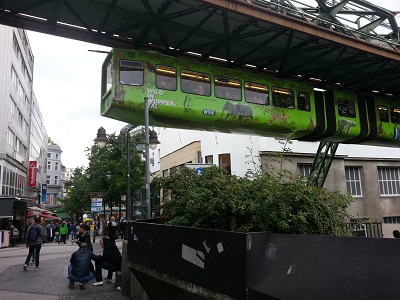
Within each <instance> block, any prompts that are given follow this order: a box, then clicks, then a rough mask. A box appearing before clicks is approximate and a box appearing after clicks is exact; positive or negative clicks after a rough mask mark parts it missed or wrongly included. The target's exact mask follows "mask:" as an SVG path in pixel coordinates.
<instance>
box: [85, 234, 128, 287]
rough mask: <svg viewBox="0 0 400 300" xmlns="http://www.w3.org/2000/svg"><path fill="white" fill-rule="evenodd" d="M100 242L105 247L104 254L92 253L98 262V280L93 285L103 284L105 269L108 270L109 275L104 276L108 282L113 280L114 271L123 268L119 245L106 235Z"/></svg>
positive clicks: (93, 258)
mask: <svg viewBox="0 0 400 300" xmlns="http://www.w3.org/2000/svg"><path fill="white" fill-rule="evenodd" d="M99 243H100V245H101V247H103V255H94V254H93V255H92V260H94V261H95V263H96V266H95V268H96V282H95V283H93V284H92V285H93V286H99V285H103V275H102V271H103V269H105V270H108V274H107V277H104V281H106V282H111V280H112V274H113V272H116V271H120V270H121V262H122V256H121V253H120V252H119V249H118V247H117V245H115V243H113V242H111V241H110V239H109V238H107V237H106V236H105V237H103V238H102V239H101V240H100V242H99Z"/></svg>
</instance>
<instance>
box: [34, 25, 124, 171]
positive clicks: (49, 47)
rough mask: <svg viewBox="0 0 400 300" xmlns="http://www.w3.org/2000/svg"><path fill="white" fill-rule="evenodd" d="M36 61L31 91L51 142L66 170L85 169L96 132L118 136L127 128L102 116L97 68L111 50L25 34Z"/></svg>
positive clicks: (99, 69)
mask: <svg viewBox="0 0 400 300" xmlns="http://www.w3.org/2000/svg"><path fill="white" fill-rule="evenodd" d="M28 37H29V42H30V44H31V48H32V52H33V55H34V58H35V65H34V77H33V90H34V92H35V95H36V98H37V100H38V103H39V106H40V110H41V112H42V115H43V118H44V123H45V126H46V130H47V133H48V135H49V137H50V138H51V139H52V140H53V141H55V142H56V143H58V144H59V146H60V147H61V149H62V151H63V153H62V155H61V158H62V163H63V165H65V166H66V167H71V168H73V167H77V166H87V159H86V153H85V149H86V148H87V147H90V146H91V145H92V144H93V139H94V138H95V137H96V133H97V129H98V128H99V127H100V126H103V127H104V128H105V129H106V130H107V132H108V133H112V132H114V131H119V130H120V129H121V128H122V127H123V126H124V125H125V123H123V122H120V121H116V120H112V119H109V118H105V117H101V116H100V78H101V65H102V63H103V60H104V58H105V54H100V53H94V52H89V51H88V50H103V51H108V50H109V48H107V47H103V46H99V45H94V44H88V43H84V42H79V41H75V40H69V39H65V38H60V37H55V36H51V35H45V34H41V33H36V32H28Z"/></svg>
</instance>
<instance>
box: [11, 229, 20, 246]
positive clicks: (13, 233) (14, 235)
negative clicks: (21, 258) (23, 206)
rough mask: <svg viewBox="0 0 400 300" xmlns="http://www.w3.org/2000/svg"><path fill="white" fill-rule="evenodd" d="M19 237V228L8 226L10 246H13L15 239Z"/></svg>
mask: <svg viewBox="0 0 400 300" xmlns="http://www.w3.org/2000/svg"><path fill="white" fill-rule="evenodd" d="M18 239H19V230H18V229H17V228H16V227H15V226H14V225H11V226H10V242H11V245H10V247H15V241H17V240H18Z"/></svg>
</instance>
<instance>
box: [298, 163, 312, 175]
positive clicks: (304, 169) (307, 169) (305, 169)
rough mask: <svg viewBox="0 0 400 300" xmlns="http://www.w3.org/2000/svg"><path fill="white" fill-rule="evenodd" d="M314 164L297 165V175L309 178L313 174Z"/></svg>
mask: <svg viewBox="0 0 400 300" xmlns="http://www.w3.org/2000/svg"><path fill="white" fill-rule="evenodd" d="M311 167H312V164H297V173H299V174H300V175H302V176H304V177H308V176H309V175H310V173H311Z"/></svg>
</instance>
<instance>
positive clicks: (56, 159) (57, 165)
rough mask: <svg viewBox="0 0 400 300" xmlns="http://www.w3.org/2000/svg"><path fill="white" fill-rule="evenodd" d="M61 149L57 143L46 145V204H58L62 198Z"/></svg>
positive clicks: (62, 168) (62, 172) (62, 171)
mask: <svg viewBox="0 0 400 300" xmlns="http://www.w3.org/2000/svg"><path fill="white" fill-rule="evenodd" d="M61 153H62V150H61V148H60V147H59V146H58V145H55V144H49V145H48V146H47V173H46V184H47V197H46V206H59V205H61V204H62V202H61V199H62V198H63V182H64V178H63V174H64V170H65V168H64V167H63V165H62V164H61Z"/></svg>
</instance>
